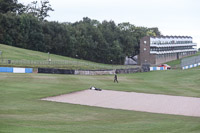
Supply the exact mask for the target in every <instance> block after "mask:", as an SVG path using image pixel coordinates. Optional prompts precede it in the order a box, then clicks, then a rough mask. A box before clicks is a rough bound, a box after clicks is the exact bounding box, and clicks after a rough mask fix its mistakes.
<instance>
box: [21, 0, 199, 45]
mask: <svg viewBox="0 0 200 133" xmlns="http://www.w3.org/2000/svg"><path fill="white" fill-rule="evenodd" d="M32 1H35V0H18V2H19V3H23V4H25V5H27V4H29V3H31V2H32ZM38 1H40V0H38ZM49 2H50V4H51V7H52V8H53V9H54V10H55V11H53V12H49V15H50V17H48V18H47V20H49V21H58V22H76V21H80V20H82V18H83V17H89V18H90V19H96V20H98V21H100V22H102V21H103V20H107V21H110V20H113V21H114V22H115V23H116V24H118V23H122V22H129V23H131V24H134V25H135V26H144V27H148V28H151V27H158V28H159V30H160V31H161V33H162V34H163V35H174V36H175V35H176V36H179V35H180V36H192V37H193V42H194V43H197V44H198V48H200V6H199V5H200V0H96V1H95V0H49Z"/></svg>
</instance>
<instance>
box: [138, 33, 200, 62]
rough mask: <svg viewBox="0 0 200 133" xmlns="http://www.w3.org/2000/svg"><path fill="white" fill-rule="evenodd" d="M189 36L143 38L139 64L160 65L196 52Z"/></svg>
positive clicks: (194, 44)
mask: <svg viewBox="0 0 200 133" xmlns="http://www.w3.org/2000/svg"><path fill="white" fill-rule="evenodd" d="M196 46H197V44H196V43H193V42H192V37H190V36H160V37H150V36H145V37H143V38H142V39H141V40H140V54H139V64H143V63H150V64H155V65H158V64H162V63H164V62H168V61H172V60H177V59H180V58H183V57H185V56H190V55H193V54H195V53H196V52H197V49H196V48H195V47H196Z"/></svg>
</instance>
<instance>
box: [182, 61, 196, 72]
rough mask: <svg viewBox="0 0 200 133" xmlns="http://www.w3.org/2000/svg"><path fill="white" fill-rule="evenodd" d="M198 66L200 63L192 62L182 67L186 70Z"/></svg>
mask: <svg viewBox="0 0 200 133" xmlns="http://www.w3.org/2000/svg"><path fill="white" fill-rule="evenodd" d="M198 66H200V63H198V64H192V65H189V66H184V67H182V69H183V70H184V69H190V68H193V67H198Z"/></svg>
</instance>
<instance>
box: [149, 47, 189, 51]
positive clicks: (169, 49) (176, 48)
mask: <svg viewBox="0 0 200 133" xmlns="http://www.w3.org/2000/svg"><path fill="white" fill-rule="evenodd" d="M185 49H193V47H192V46H182V47H164V48H156V47H151V48H150V51H157V52H159V51H173V50H185Z"/></svg>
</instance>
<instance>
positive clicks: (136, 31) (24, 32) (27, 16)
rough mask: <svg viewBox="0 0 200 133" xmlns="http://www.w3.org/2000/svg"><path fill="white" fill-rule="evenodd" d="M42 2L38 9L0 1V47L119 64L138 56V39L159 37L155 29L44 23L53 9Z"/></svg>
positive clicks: (84, 21) (85, 22) (87, 20)
mask: <svg viewBox="0 0 200 133" xmlns="http://www.w3.org/2000/svg"><path fill="white" fill-rule="evenodd" d="M2 1H4V2H6V1H7V2H8V1H13V2H14V1H15V6H13V7H15V9H13V7H11V8H8V9H12V10H7V11H5V9H3V8H2V6H1V5H2ZM42 2H43V6H44V5H45V6H44V7H43V6H41V7H39V8H38V7H37V6H35V5H34V4H37V2H35V3H34V2H32V5H28V6H24V5H22V4H20V3H17V0H0V43H3V44H6V45H11V46H16V47H20V48H25V49H31V50H36V51H42V52H50V53H53V54H58V55H63V56H68V57H74V58H80V59H85V60H90V61H94V62H100V63H107V64H123V63H124V60H125V57H126V56H129V57H133V56H134V55H137V54H138V53H139V43H140V39H141V38H142V37H144V36H147V35H150V36H156V35H160V34H161V33H160V31H159V30H158V28H147V27H137V26H135V25H133V24H130V23H120V24H116V23H115V22H114V21H106V20H105V21H103V22H99V21H98V20H93V19H90V18H88V17H85V18H83V19H82V20H80V21H77V22H75V23H70V22H65V23H59V22H55V21H47V20H45V18H46V17H47V16H48V11H53V9H52V8H51V6H50V5H49V2H48V1H47V0H46V1H41V3H42ZM44 2H46V3H44ZM10 5H11V4H10ZM41 5H42V4H41ZM3 7H4V8H5V6H3ZM34 7H37V8H34ZM44 9H46V10H44ZM41 10H42V11H43V12H42V11H41Z"/></svg>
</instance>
